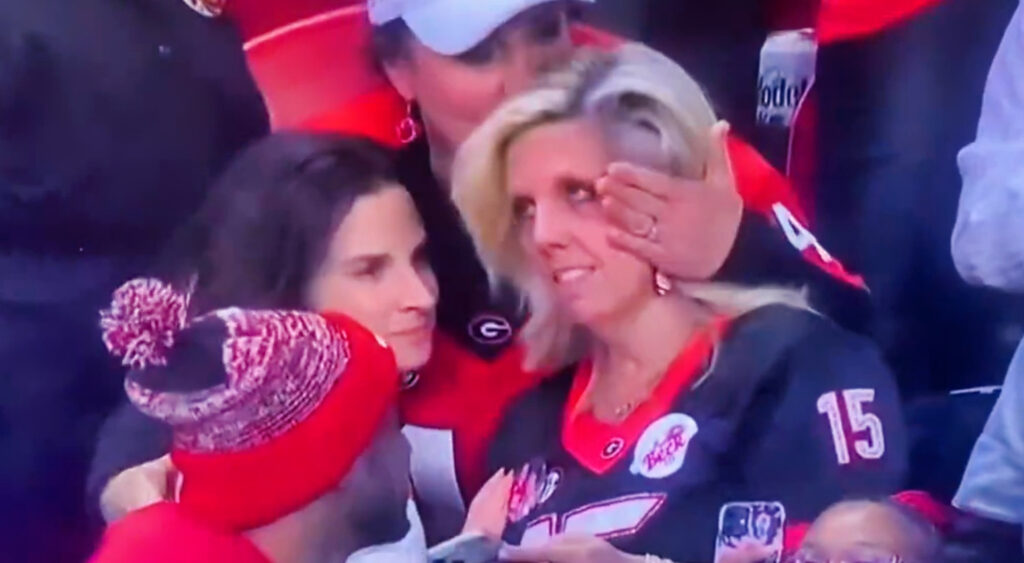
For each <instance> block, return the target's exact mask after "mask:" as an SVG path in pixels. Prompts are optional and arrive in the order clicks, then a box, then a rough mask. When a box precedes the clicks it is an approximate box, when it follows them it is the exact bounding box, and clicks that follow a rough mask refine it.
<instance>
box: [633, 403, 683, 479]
mask: <svg viewBox="0 0 1024 563" xmlns="http://www.w3.org/2000/svg"><path fill="white" fill-rule="evenodd" d="M696 434H697V421H696V420H694V419H693V417H691V416H689V415H685V414H682V413H672V414H667V415H665V416H663V417H661V418H659V419H658V420H656V421H654V423H652V424H651V425H650V426H648V427H647V430H644V433H643V435H641V436H640V440H638V441H637V443H636V450H634V454H633V464H632V465H630V467H629V471H630V473H633V474H634V475H643V476H644V477H647V478H648V479H664V478H665V477H668V476H669V475H672V474H673V473H675V472H676V471H679V469H680V468H681V467H682V466H683V462H684V461H685V460H686V451H687V450H688V449H689V448H690V441H691V440H692V439H693V437H694V436H695V435H696Z"/></svg>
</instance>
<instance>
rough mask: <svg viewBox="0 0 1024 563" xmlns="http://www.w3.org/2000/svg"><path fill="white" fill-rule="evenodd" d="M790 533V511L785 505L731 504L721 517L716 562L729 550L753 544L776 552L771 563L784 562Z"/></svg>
mask: <svg viewBox="0 0 1024 563" xmlns="http://www.w3.org/2000/svg"><path fill="white" fill-rule="evenodd" d="M785 531H786V507H784V506H783V505H782V503H781V502H730V503H728V504H725V505H723V506H722V509H721V510H720V511H719V513H718V536H717V537H716V538H715V560H716V561H717V560H718V559H719V557H721V555H722V553H723V552H724V551H725V550H726V549H729V548H733V547H737V546H738V545H740V544H741V543H743V542H747V541H753V542H757V543H761V544H764V545H766V546H768V547H771V548H772V551H773V555H772V556H771V557H770V558H769V559H766V560H765V561H766V562H767V563H779V561H780V560H781V559H782V541H783V539H784V534H785Z"/></svg>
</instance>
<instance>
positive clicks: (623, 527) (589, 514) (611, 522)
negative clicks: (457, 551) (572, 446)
mask: <svg viewBox="0 0 1024 563" xmlns="http://www.w3.org/2000/svg"><path fill="white" fill-rule="evenodd" d="M663 504H665V494H664V493H643V494H637V495H627V496H623V497H618V498H614V499H611V500H605V501H601V502H595V503H591V504H588V505H585V506H581V507H579V508H577V509H574V510H570V511H569V512H566V513H565V514H563V515H562V516H557V515H555V514H547V515H544V516H541V517H540V518H538V519H536V520H534V521H533V522H531V523H530V525H529V526H527V527H526V531H524V532H523V539H522V541H521V542H520V544H521V545H524V546H534V545H541V544H543V543H545V542H547V540H548V539H550V538H551V537H552V536H554V535H557V534H585V535H591V536H597V537H599V538H604V539H609V538H616V537H620V536H629V535H633V534H635V533H637V532H638V531H640V529H641V528H643V526H644V524H646V523H647V521H648V520H650V519H651V518H652V517H653V516H654V515H655V514H656V513H657V512H658V510H659V509H660V508H661V507H662V505H663Z"/></svg>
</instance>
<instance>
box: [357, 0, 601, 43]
mask: <svg viewBox="0 0 1024 563" xmlns="http://www.w3.org/2000/svg"><path fill="white" fill-rule="evenodd" d="M551 1H552V0H369V4H368V6H367V9H368V11H369V14H370V23H372V24H373V25H375V26H376V25H384V24H386V23H388V22H390V21H393V20H396V19H398V18H402V19H403V20H405V23H406V25H408V26H409V29H411V30H412V32H413V33H415V34H416V37H417V38H418V39H419V40H420V41H422V42H423V44H424V45H426V46H427V47H430V48H431V49H432V50H434V51H436V52H438V53H440V54H442V55H458V54H461V53H465V52H466V51H468V50H470V49H472V48H473V47H475V46H476V45H478V44H479V43H480V42H482V41H483V40H484V39H487V37H488V36H489V35H490V34H492V33H494V31H495V30H496V29H498V28H499V27H501V26H502V25H504V24H505V23H506V22H507V21H509V20H510V19H512V18H514V17H515V16H517V15H519V14H520V13H522V12H524V11H526V10H528V9H530V8H532V7H534V6H538V5H540V4H546V3H548V2H551ZM574 1H576V2H587V3H592V2H595V1H596V0H574Z"/></svg>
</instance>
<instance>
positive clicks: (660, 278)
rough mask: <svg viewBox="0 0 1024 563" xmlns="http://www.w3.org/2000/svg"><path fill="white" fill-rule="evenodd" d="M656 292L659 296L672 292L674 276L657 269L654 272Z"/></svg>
mask: <svg viewBox="0 0 1024 563" xmlns="http://www.w3.org/2000/svg"><path fill="white" fill-rule="evenodd" d="M654 293H656V294H657V295H658V297H664V296H666V295H668V294H669V293H672V278H670V277H668V276H666V275H665V274H663V273H661V270H655V272H654Z"/></svg>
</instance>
